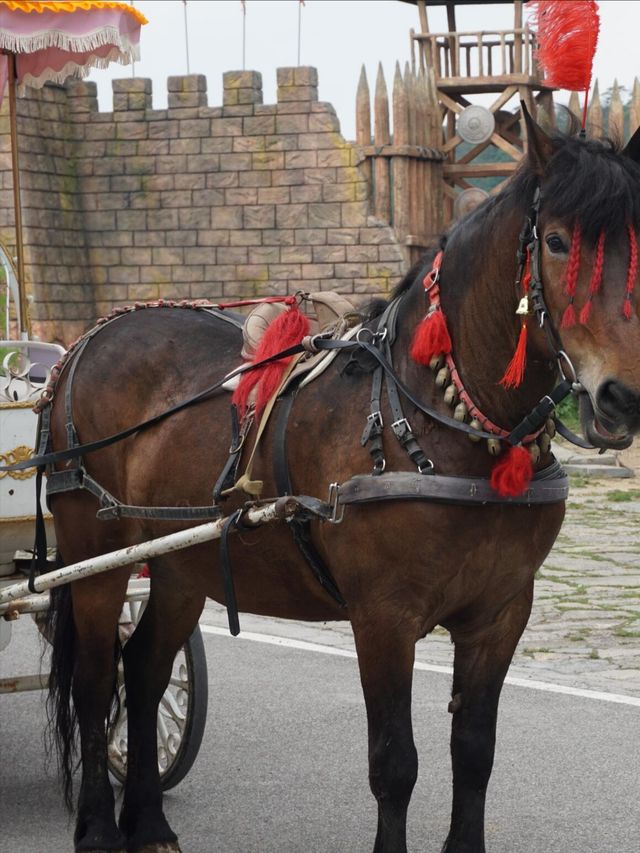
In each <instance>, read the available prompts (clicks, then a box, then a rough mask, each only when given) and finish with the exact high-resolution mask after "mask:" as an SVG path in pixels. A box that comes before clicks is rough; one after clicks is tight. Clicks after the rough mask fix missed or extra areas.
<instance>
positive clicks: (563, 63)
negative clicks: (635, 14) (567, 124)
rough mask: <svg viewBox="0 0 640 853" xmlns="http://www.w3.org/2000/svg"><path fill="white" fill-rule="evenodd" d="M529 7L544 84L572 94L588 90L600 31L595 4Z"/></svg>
mask: <svg viewBox="0 0 640 853" xmlns="http://www.w3.org/2000/svg"><path fill="white" fill-rule="evenodd" d="M530 7H531V8H533V11H534V26H535V27H536V28H537V35H538V50H537V59H538V62H539V64H540V65H541V66H542V68H543V69H544V72H545V82H546V83H547V84H550V85H552V86H557V87H558V88H559V89H568V90H569V91H571V92H586V91H588V89H589V86H590V85H591V71H592V68H593V57H594V54H595V52H596V44H597V42H598V33H599V30H600V19H599V16H598V4H597V3H596V2H595V0H538V2H536V3H531V4H530Z"/></svg>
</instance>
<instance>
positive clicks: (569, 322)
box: [560, 302, 576, 329]
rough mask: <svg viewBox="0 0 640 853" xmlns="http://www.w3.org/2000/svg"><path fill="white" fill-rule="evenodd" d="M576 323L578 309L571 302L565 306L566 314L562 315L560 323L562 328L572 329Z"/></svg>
mask: <svg viewBox="0 0 640 853" xmlns="http://www.w3.org/2000/svg"><path fill="white" fill-rule="evenodd" d="M575 324H576V309H575V308H574V307H573V302H570V303H569V304H568V305H567V307H566V308H565V311H564V314H563V315H562V322H561V323H560V328H561V329H570V328H571V326H575Z"/></svg>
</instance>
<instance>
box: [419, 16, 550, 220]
mask: <svg viewBox="0 0 640 853" xmlns="http://www.w3.org/2000/svg"><path fill="white" fill-rule="evenodd" d="M403 2H408V3H413V4H414V5H417V7H418V14H419V25H420V27H419V30H413V29H412V30H411V33H410V42H411V58H412V65H413V69H414V71H416V72H417V73H426V74H429V75H431V74H433V77H434V78H435V87H436V91H437V97H438V102H439V104H440V108H441V111H442V119H443V143H442V149H443V151H444V153H445V154H446V157H447V159H446V161H445V163H444V170H443V175H444V183H445V186H444V196H445V218H446V219H449V220H450V219H452V218H458V217H459V216H461V215H463V214H464V213H466V212H467V210H468V209H470V208H471V207H473V206H475V204H477V203H478V202H479V201H480V200H481V198H483V197H484V196H485V195H486V194H487V193H494V192H496V191H497V190H498V188H499V187H500V185H501V184H502V183H503V182H504V180H506V179H507V178H508V177H509V176H510V175H511V174H512V173H513V171H514V170H515V168H516V166H517V164H518V161H519V160H520V159H521V157H522V155H523V152H524V150H525V146H526V140H525V139H524V128H523V123H522V122H521V121H520V118H521V115H520V101H521V100H522V101H524V103H525V104H526V105H527V108H528V109H529V111H530V112H531V113H532V115H534V116H535V115H536V113H537V110H538V107H542V108H543V109H544V110H545V113H544V115H543V116H540V119H541V120H542V119H543V118H544V119H545V120H546V121H547V122H552V121H553V108H552V91H553V90H552V89H550V88H549V87H548V86H545V85H544V83H543V82H542V80H541V78H540V74H539V73H538V68H537V65H536V61H535V57H534V49H535V36H534V33H533V32H532V31H531V30H530V29H529V26H528V24H527V23H526V22H525V21H524V16H523V5H524V4H523V3H522V2H521V0H515V2H513V0H489V2H492V3H500V4H501V5H504V6H505V13H507V12H508V9H507V8H506V7H507V6H510V7H511V9H512V10H513V24H512V26H511V29H497V30H475V31H471V32H470V31H464V30H461V31H458V28H457V24H456V6H471V5H475V4H476V2H474V0H460V2H453V0H403ZM435 6H445V7H446V11H447V31H446V32H431V31H430V29H429V18H428V14H429V10H430V8H431V7H435ZM505 17H506V14H505ZM505 23H506V22H505ZM487 95H494V96H495V97H494V98H493V99H492V98H487V97H486V96H487ZM478 96H485V97H480V98H479V97H478ZM512 99H513V101H512ZM478 100H481V101H482V103H481V104H480V103H477V101H478ZM474 101H475V102H474ZM510 101H512V103H511V104H509V102H510ZM487 179H492V180H487Z"/></svg>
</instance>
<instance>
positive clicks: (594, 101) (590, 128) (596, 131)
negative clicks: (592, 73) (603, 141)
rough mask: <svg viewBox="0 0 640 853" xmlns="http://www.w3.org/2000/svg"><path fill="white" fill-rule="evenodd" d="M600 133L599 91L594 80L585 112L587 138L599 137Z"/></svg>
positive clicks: (600, 107)
mask: <svg viewBox="0 0 640 853" xmlns="http://www.w3.org/2000/svg"><path fill="white" fill-rule="evenodd" d="M602 131H603V127H602V104H601V103H600V89H599V86H598V81H597V80H596V82H595V83H594V86H593V93H592V95H591V103H590V104H589V108H588V111H587V132H588V133H589V136H596V137H601V136H602Z"/></svg>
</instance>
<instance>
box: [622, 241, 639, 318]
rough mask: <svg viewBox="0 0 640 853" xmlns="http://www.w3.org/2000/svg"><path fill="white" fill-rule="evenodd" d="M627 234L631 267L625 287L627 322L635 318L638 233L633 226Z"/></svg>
mask: <svg viewBox="0 0 640 853" xmlns="http://www.w3.org/2000/svg"><path fill="white" fill-rule="evenodd" d="M627 233H628V235H629V267H628V269H627V285H626V287H625V294H624V304H623V306H622V313H623V315H624V318H625V319H626V320H630V319H631V317H632V316H633V311H632V309H631V296H632V295H633V289H634V287H635V286H636V276H637V275H638V241H637V240H636V232H635V230H634V228H633V226H631V225H627Z"/></svg>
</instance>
